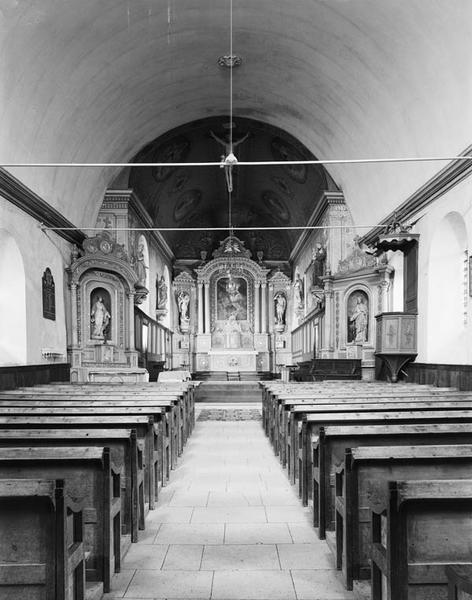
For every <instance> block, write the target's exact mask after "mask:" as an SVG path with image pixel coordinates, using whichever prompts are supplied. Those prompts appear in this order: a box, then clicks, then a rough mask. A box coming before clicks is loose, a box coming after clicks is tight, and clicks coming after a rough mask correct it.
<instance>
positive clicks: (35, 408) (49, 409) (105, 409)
mask: <svg viewBox="0 0 472 600" xmlns="http://www.w3.org/2000/svg"><path fill="white" fill-rule="evenodd" d="M21 402H22V401H21ZM28 402H29V403H28V404H27V406H24V405H23V404H20V405H17V403H16V402H14V401H10V402H9V403H8V405H6V406H5V405H0V415H3V416H28V415H35V416H41V415H44V416H45V415H63V416H72V415H94V416H97V417H98V416H99V415H105V416H114V415H117V416H119V415H143V416H149V417H151V418H152V419H153V422H154V423H156V426H157V427H158V429H159V432H160V447H159V449H158V450H159V463H160V467H161V468H160V471H159V477H158V478H157V479H156V498H157V490H158V485H157V484H158V481H159V480H160V481H161V483H162V485H165V482H166V481H167V480H168V479H169V473H170V469H171V468H172V469H174V468H175V467H176V465H177V457H178V443H179V441H178V439H179V438H178V433H177V428H178V426H179V425H178V423H177V422H176V420H175V413H173V412H172V410H173V408H174V407H173V405H172V403H170V402H169V401H167V400H163V401H160V402H159V401H157V400H156V401H154V402H152V404H151V405H149V406H148V405H145V406H135V405H134V404H129V403H128V402H125V403H124V404H122V405H121V404H118V403H116V402H111V403H110V404H105V405H102V404H101V403H100V402H98V401H97V400H90V399H89V398H88V399H84V400H82V401H80V402H79V403H77V404H75V403H72V402H67V403H65V404H59V405H56V404H55V403H51V402H49V401H38V400H31V401H28Z"/></svg>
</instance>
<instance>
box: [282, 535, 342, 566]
mask: <svg viewBox="0 0 472 600" xmlns="http://www.w3.org/2000/svg"><path fill="white" fill-rule="evenodd" d="M277 549H278V552H279V558H280V565H281V567H282V569H290V570H292V569H296V570H298V569H333V568H334V559H333V556H332V554H331V552H330V551H329V550H328V548H327V546H326V544H325V543H324V542H318V543H317V544H279V545H278V546H277Z"/></svg>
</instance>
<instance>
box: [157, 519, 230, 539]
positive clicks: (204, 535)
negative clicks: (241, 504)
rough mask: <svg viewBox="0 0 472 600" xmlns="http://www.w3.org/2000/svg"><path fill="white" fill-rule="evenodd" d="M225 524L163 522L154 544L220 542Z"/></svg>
mask: <svg viewBox="0 0 472 600" xmlns="http://www.w3.org/2000/svg"><path fill="white" fill-rule="evenodd" d="M224 530H225V526H224V524H223V523H210V524H204V525H203V524H189V525H186V524H182V523H175V524H171V523H169V524H164V525H162V527H161V528H160V529H159V532H158V534H157V536H156V539H155V540H154V541H155V543H156V544H222V543H223V538H224Z"/></svg>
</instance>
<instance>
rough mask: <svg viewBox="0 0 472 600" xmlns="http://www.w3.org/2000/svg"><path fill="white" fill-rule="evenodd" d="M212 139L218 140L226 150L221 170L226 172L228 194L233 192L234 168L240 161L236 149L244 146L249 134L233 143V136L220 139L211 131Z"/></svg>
mask: <svg viewBox="0 0 472 600" xmlns="http://www.w3.org/2000/svg"><path fill="white" fill-rule="evenodd" d="M210 135H211V137H212V138H213V139H214V140H216V141H217V142H218V143H219V144H221V145H222V146H223V148H224V149H225V153H224V154H222V155H221V167H220V168H221V169H224V170H225V179H226V187H227V188H228V192H232V191H233V167H234V165H235V164H236V163H237V162H238V159H237V158H236V156H235V155H234V152H233V151H234V149H235V148H236V147H237V146H239V145H240V144H242V143H243V142H244V141H245V140H247V138H248V137H249V132H248V133H246V135H244V136H243V137H242V138H240V139H239V140H236V141H235V142H233V140H232V136H231V135H229V136H227V139H222V138H220V137H218V136H217V135H216V134H215V133H213V131H210Z"/></svg>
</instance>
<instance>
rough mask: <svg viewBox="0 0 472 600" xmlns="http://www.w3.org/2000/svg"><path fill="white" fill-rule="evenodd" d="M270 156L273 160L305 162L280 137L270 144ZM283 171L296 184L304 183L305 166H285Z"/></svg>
mask: <svg viewBox="0 0 472 600" xmlns="http://www.w3.org/2000/svg"><path fill="white" fill-rule="evenodd" d="M271 149H272V154H273V156H274V158H275V160H305V157H304V156H302V155H301V154H300V152H298V150H297V149H296V148H295V146H292V144H290V143H288V142H286V141H285V140H283V139H282V138H280V137H275V138H274V139H273V140H272V143H271ZM284 169H285V171H286V172H287V173H288V174H289V175H290V177H291V178H292V179H293V180H294V181H296V182H297V183H305V182H306V178H307V168H306V165H287V166H284Z"/></svg>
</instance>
